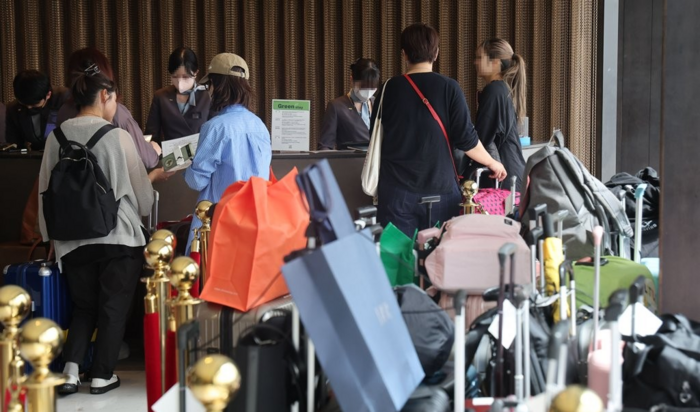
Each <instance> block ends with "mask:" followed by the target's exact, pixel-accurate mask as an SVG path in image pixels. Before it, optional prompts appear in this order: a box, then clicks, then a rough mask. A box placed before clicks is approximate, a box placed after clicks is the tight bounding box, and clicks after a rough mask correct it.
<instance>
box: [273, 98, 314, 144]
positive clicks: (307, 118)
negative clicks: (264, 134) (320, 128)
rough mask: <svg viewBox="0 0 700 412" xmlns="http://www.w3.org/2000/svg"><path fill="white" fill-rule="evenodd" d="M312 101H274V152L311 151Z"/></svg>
mask: <svg viewBox="0 0 700 412" xmlns="http://www.w3.org/2000/svg"><path fill="white" fill-rule="evenodd" d="M310 133H311V101H309V100H281V99H273V100H272V150H280V151H294V152H302V151H307V150H309V142H310Z"/></svg>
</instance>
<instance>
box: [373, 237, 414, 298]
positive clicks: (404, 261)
mask: <svg viewBox="0 0 700 412" xmlns="http://www.w3.org/2000/svg"><path fill="white" fill-rule="evenodd" d="M417 234H418V230H416V233H415V234H414V235H413V239H411V238H410V237H408V236H406V235H405V234H404V233H403V232H402V231H401V230H399V229H398V228H397V227H396V226H394V225H393V224H392V223H389V224H388V225H387V227H386V228H384V231H383V232H382V236H381V238H380V239H379V244H380V256H381V258H382V263H383V264H384V269H385V270H386V274H387V276H388V277H389V282H390V283H391V286H392V287H393V286H401V285H408V284H409V283H413V277H414V273H415V264H416V257H415V255H414V254H413V244H414V243H415V240H416V235H417Z"/></svg>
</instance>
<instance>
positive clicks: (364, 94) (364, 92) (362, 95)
mask: <svg viewBox="0 0 700 412" xmlns="http://www.w3.org/2000/svg"><path fill="white" fill-rule="evenodd" d="M376 91H377V89H360V88H359V87H355V96H357V98H358V99H360V101H361V102H366V101H367V100H369V99H370V98H371V97H372V96H374V93H375V92H376Z"/></svg>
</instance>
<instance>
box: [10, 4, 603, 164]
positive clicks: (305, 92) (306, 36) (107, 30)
mask: <svg viewBox="0 0 700 412" xmlns="http://www.w3.org/2000/svg"><path fill="white" fill-rule="evenodd" d="M596 4H597V1H589V0H552V1H538V0H470V1H454V2H448V1H435V0H380V1H367V0H270V1H262V2H261V1H259V0H121V1H117V2H115V1H112V0H7V1H1V2H0V23H1V24H0V26H1V27H0V53H2V56H3V59H2V62H1V63H0V65H1V67H0V100H2V101H6V102H7V101H10V100H12V98H13V93H12V79H13V77H14V75H15V74H16V73H17V72H18V71H19V70H22V69H25V68H37V69H40V70H44V71H47V72H48V73H50V75H51V77H52V80H53V82H54V83H56V84H60V83H63V84H65V83H66V81H67V79H66V78H65V73H64V72H65V62H66V58H67V56H68V55H69V54H70V53H71V52H73V51H74V50H77V49H79V48H83V47H87V46H95V47H97V48H98V49H100V50H101V51H103V52H104V53H105V55H106V56H107V57H108V58H109V59H110V61H111V62H112V65H113V66H114V69H115V72H116V75H117V81H118V84H119V88H120V90H121V92H122V101H123V102H124V103H125V104H126V105H127V106H128V108H129V109H130V110H131V112H132V113H133V115H134V117H135V118H136V119H137V121H139V122H140V123H141V124H143V123H144V122H145V120H146V117H147V115H148V110H149V105H150V101H151V98H152V95H153V92H154V91H155V90H157V89H159V88H161V87H163V86H165V85H168V84H169V83H170V76H169V74H168V72H167V60H168V56H169V55H170V53H171V52H172V50H174V49H175V48H177V47H180V46H183V45H185V46H188V47H191V48H192V49H194V50H195V52H196V53H197V55H198V57H199V60H200V68H201V70H202V74H204V72H205V71H206V68H207V67H208V64H209V62H210V60H211V58H212V57H213V56H214V55H216V54H217V53H220V52H233V53H238V54H240V55H241V56H243V58H245V59H246V61H247V63H248V65H249V67H250V70H251V84H252V86H253V88H254V90H255V92H256V95H257V98H256V99H255V102H254V105H253V108H252V109H253V111H254V112H256V113H257V114H258V115H259V116H260V117H261V118H262V119H263V120H264V121H265V122H266V123H267V124H268V126H269V124H270V120H271V119H270V115H271V110H270V100H271V99H273V98H289V99H309V100H311V102H312V106H311V107H312V109H311V123H312V133H311V135H312V147H314V146H315V138H316V134H317V132H318V129H319V126H320V123H321V120H322V117H323V112H324V110H325V107H326V103H327V102H328V101H329V100H331V99H333V98H335V97H337V96H339V95H341V94H343V93H346V92H347V91H348V89H349V86H350V72H349V65H350V64H351V63H352V62H353V61H355V60H356V59H357V58H360V57H370V58H374V59H375V60H376V61H377V62H378V63H379V66H380V69H381V71H382V78H383V79H387V78H389V77H392V76H395V75H399V74H401V73H402V72H403V70H404V63H403V61H402V60H401V50H400V43H399V38H400V34H401V31H402V30H403V28H404V27H406V26H407V25H409V24H411V23H415V22H420V21H423V22H426V23H429V24H431V25H433V26H434V27H435V28H436V29H437V30H438V32H439V33H440V50H441V52H440V56H439V58H438V61H437V62H436V65H435V69H436V70H437V71H439V72H440V73H442V74H445V75H447V76H450V77H453V78H455V79H457V81H458V82H459V83H460V85H461V86H462V88H463V90H464V93H465V96H466V99H467V103H468V104H469V106H470V108H471V109H472V115H475V113H476V91H477V89H478V88H479V87H481V86H482V85H481V84H480V82H479V80H478V79H477V77H476V72H475V69H474V66H473V60H474V53H475V49H476V47H477V45H478V43H479V42H480V41H482V40H486V39H488V38H490V37H494V36H501V37H504V38H506V40H508V41H509V42H511V44H513V45H514V47H515V51H516V52H517V53H519V54H521V55H522V56H523V57H524V58H525V60H526V62H527V66H528V84H529V93H528V107H529V110H528V114H529V116H530V131H531V135H532V137H533V140H534V141H535V142H541V141H545V140H547V139H548V138H549V135H550V133H551V130H552V128H553V127H560V128H562V129H563V130H564V132H565V134H567V137H568V138H569V141H570V145H571V147H572V148H573V150H574V152H575V153H576V154H578V155H579V156H581V157H582V158H583V159H584V160H585V161H586V162H587V163H589V164H591V163H592V162H593V159H592V158H591V156H590V155H589V154H590V153H593V145H594V141H595V139H592V138H591V136H593V132H592V130H594V125H592V124H590V123H591V121H592V120H591V119H592V118H593V117H591V116H590V115H588V114H587V113H594V112H595V108H594V107H593V105H595V102H594V101H593V100H591V99H584V98H583V97H585V95H586V93H589V92H590V90H589V88H590V84H595V82H594V81H593V80H594V79H595V70H594V64H593V63H594V58H593V59H583V60H581V59H580V58H576V57H575V56H574V55H573V53H574V50H577V51H578V52H580V53H583V54H588V53H590V54H592V55H593V56H595V54H596V49H597V39H596V37H595V36H596V34H595V33H596V31H595V30H592V29H590V27H592V26H594V25H595V21H588V22H587V23H586V24H588V26H585V27H583V26H581V25H580V24H575V22H574V21H573V20H572V19H573V18H574V16H580V17H583V18H587V19H589V20H590V19H592V18H594V17H595V13H594V10H595V7H596ZM44 8H46V9H49V10H51V19H49V20H48V21H46V22H42V20H41V18H39V16H40V14H41V11H40V10H42V9H44ZM577 13H578V14H577ZM47 15H48V14H47ZM567 45H568V46H567ZM574 72H576V73H577V75H575V76H574V75H573V74H574ZM575 112H576V113H575ZM578 112H580V113H583V115H581V114H577V113H578Z"/></svg>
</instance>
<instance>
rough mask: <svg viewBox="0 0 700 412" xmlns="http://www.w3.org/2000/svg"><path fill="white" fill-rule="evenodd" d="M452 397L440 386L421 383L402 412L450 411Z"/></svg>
mask: <svg viewBox="0 0 700 412" xmlns="http://www.w3.org/2000/svg"><path fill="white" fill-rule="evenodd" d="M449 410H450V398H449V396H447V393H445V391H444V390H443V389H442V388H441V387H440V386H425V385H421V386H419V387H418V389H416V391H415V392H413V394H412V395H411V397H410V398H409V399H408V402H406V405H405V406H404V407H403V409H401V412H448V411H449Z"/></svg>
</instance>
